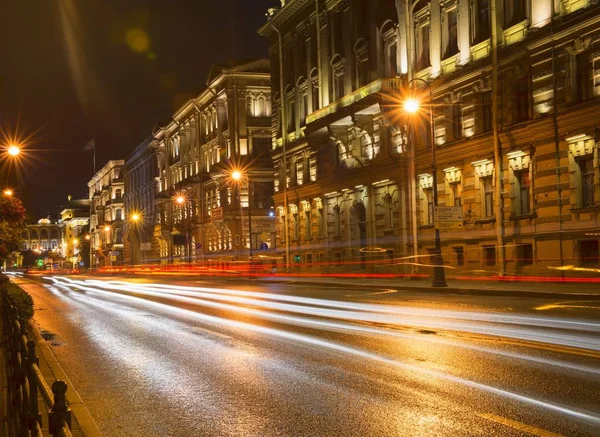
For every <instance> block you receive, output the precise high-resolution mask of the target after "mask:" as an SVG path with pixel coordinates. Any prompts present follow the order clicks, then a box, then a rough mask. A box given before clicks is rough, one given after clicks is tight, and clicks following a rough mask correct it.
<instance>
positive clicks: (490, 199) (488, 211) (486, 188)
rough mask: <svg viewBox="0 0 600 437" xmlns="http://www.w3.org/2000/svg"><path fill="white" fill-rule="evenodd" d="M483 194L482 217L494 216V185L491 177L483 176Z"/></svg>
mask: <svg viewBox="0 0 600 437" xmlns="http://www.w3.org/2000/svg"><path fill="white" fill-rule="evenodd" d="M483 196H484V209H483V213H484V214H485V215H484V217H486V218H489V217H493V216H494V187H493V184H492V178H491V177H487V178H483Z"/></svg>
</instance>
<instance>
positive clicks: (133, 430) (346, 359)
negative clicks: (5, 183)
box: [17, 278, 600, 436]
mask: <svg viewBox="0 0 600 437" xmlns="http://www.w3.org/2000/svg"><path fill="white" fill-rule="evenodd" d="M83 279H85V278H55V279H54V281H53V282H51V281H42V280H36V281H32V280H23V279H19V280H17V281H20V282H21V285H22V286H23V287H24V288H25V289H26V290H27V291H28V292H29V293H30V294H31V295H32V296H33V299H34V301H35V306H36V314H35V323H36V324H37V325H38V326H39V328H40V329H41V330H42V331H43V333H44V335H45V337H46V338H47V339H48V342H49V344H50V345H51V347H52V350H53V352H54V354H55V355H56V357H57V358H58V360H59V361H60V363H61V365H62V367H63V369H64V370H65V371H66V372H67V374H68V375H69V377H70V379H71V381H72V383H73V385H74V388H75V389H76V390H77V391H78V392H79V394H80V396H81V398H82V399H83V401H84V403H85V405H86V406H87V408H88V409H89V411H90V413H91V414H92V416H93V418H94V419H95V420H96V422H97V423H98V425H99V427H100V429H101V430H102V431H103V433H104V435H107V436H130V435H131V436H395V435H399V436H434V435H439V436H521V435H539V436H555V435H566V436H598V435H600V360H599V358H600V306H599V304H598V302H597V301H596V302H586V301H585V300H570V301H569V300H567V301H565V300H564V299H563V300H552V299H538V298H514V297H512V298H505V297H482V296H446V295H443V294H432V293H427V292H415V293H402V292H393V291H389V292H385V291H383V292H382V291H369V290H360V289H355V288H354V289H352V288H350V289H348V288H349V287H346V288H344V287H338V288H333V287H327V288H323V287H319V286H294V285H289V284H287V285H285V284H284V285H281V284H280V285H277V284H269V285H258V284H256V285H249V284H246V283H239V284H236V283H235V282H231V281H230V282H226V281H220V282H211V281H188V282H183V281H177V280H175V279H165V278H161V279H156V280H153V281H150V280H144V279H136V280H132V279H124V278H110V279H108V278H105V279H96V280H95V281H91V282H90V281H88V282H83Z"/></svg>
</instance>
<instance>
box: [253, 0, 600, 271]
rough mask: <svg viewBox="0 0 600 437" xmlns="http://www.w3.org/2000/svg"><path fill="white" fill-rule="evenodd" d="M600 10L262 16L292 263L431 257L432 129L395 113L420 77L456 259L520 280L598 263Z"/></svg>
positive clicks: (441, 9)
mask: <svg viewBox="0 0 600 437" xmlns="http://www.w3.org/2000/svg"><path fill="white" fill-rule="evenodd" d="M493 6H495V10H496V16H495V17H492V16H491V11H492V10H493V9H494V8H493ZM599 12H600V11H599V6H598V5H596V4H595V2H591V1H589V0H583V1H582V0H564V1H560V2H558V1H552V0H530V1H517V0H514V1H505V2H495V3H493V2H492V0H489V1H488V0H476V1H468V0H449V1H439V0H436V1H431V2H425V1H417V2H406V1H401V0H397V1H378V2H372V1H367V0H356V1H352V2H350V1H344V0H342V1H326V2H325V1H308V0H288V1H286V2H282V7H281V9H272V10H270V11H269V14H268V15H269V18H268V22H267V23H266V24H265V25H264V26H263V27H262V28H261V29H260V30H259V33H261V34H262V35H264V36H266V37H267V38H269V42H270V54H271V60H272V66H273V70H274V72H273V82H272V83H273V90H274V110H273V114H274V116H273V118H272V121H273V132H274V138H273V144H274V151H273V159H274V164H275V169H276V170H275V171H276V173H275V190H276V194H275V197H274V199H275V203H276V206H277V211H278V215H277V219H278V223H279V225H280V226H279V228H278V239H279V240H280V241H283V240H286V238H285V233H286V232H285V231H286V224H287V228H288V229H287V231H288V239H287V240H288V241H289V244H290V253H291V255H293V256H294V258H293V259H294V260H297V261H298V264H301V265H303V266H304V267H305V268H307V269H310V268H311V265H312V264H313V263H314V262H315V260H318V261H323V265H324V266H325V268H326V269H329V270H332V269H335V268H336V266H338V265H339V264H341V263H342V262H344V264H345V266H346V267H348V265H349V264H348V263H358V264H360V266H361V267H365V268H366V267H368V266H369V265H370V264H369V263H368V262H365V261H368V260H369V258H370V257H371V256H380V257H382V258H386V257H387V258H389V259H392V258H393V259H398V258H401V257H403V256H409V255H412V256H415V255H417V256H424V257H425V258H422V259H420V260H419V263H423V264H427V263H428V262H429V261H428V260H427V255H428V254H430V253H431V252H432V251H433V247H434V238H433V235H434V231H433V227H434V226H433V199H432V192H433V189H432V188H433V186H432V183H433V177H432V176H433V172H432V165H431V164H432V155H431V148H430V147H429V144H428V138H429V136H430V135H429V126H428V125H429V119H428V117H427V114H426V112H427V109H423V112H424V113H423V115H424V117H422V118H419V117H410V118H409V117H408V116H407V115H406V114H404V113H403V111H402V102H403V101H404V100H405V99H406V98H407V96H409V95H411V94H412V93H414V91H411V90H409V89H408V83H409V82H410V83H411V84H413V85H411V88H412V87H413V86H415V87H416V88H417V89H418V91H417V94H418V95H419V97H421V100H424V101H425V102H424V103H427V105H426V106H427V107H429V103H430V102H429V101H428V100H429V96H428V95H429V90H431V93H432V96H433V102H432V105H433V111H434V113H433V134H432V135H431V136H432V137H433V142H434V144H435V147H436V152H437V159H436V163H435V164H436V165H435V171H436V176H437V182H438V184H437V188H438V193H439V196H438V197H439V202H438V203H439V205H440V206H444V205H445V206H459V207H461V208H462V213H463V218H464V223H463V226H462V228H460V229H453V230H442V231H441V240H442V253H443V257H444V261H445V263H446V264H448V265H450V266H451V267H455V268H457V270H456V271H457V272H459V273H460V272H461V271H463V272H472V271H475V270H486V271H488V272H494V273H505V272H506V273H510V274H520V275H521V274H522V275H546V274H548V275H556V274H565V272H569V274H577V272H576V271H575V269H570V268H569V266H575V267H586V266H590V265H591V266H595V267H598V263H599V248H598V245H599V238H598V231H597V229H598V227H599V225H600V218H599V217H600V209H599V205H600V188H599V175H598V140H599V139H600V136H599V135H598V127H599V124H598V117H597V115H596V114H597V113H598V109H599V108H600V106H599V102H598V96H599V95H600V78H599V77H598V76H599V74H598V71H599V70H598V69H597V68H596V64H597V63H598V61H599V59H600V14H599ZM317 17H318V18H317ZM492 18H494V19H492ZM493 23H496V26H495V27H492V26H493ZM280 35H281V39H280ZM492 38H494V41H495V42H496V44H492ZM495 46H497V50H495V52H493V50H494V47H495ZM280 49H281V52H282V53H283V56H282V57H281V56H280ZM493 54H496V55H497V62H496V63H495V64H493V63H492V60H493V58H494V56H492V55H493ZM280 58H281V65H282V66H283V69H281V68H279V65H280V63H279V62H280ZM494 69H496V71H497V78H498V82H497V87H496V88H495V91H497V106H496V109H497V111H494V110H493V109H494V108H493V107H492V101H493V100H494V93H493V91H494V89H493V88H492V84H493V78H492V75H493V74H492V73H493V71H494ZM281 70H283V71H281ZM396 78H397V79H396ZM424 83H427V85H426V86H425V85H424ZM282 102H283V105H282ZM494 113H495V114H494ZM494 115H496V117H494ZM495 118H496V119H497V124H496V127H497V130H496V133H497V136H496V137H495V136H494V123H493V121H494V119H495ZM407 128H410V131H411V132H412V135H411V136H410V139H409V137H408V136H407V134H406V132H407ZM495 138H497V141H495ZM495 144H497V147H495ZM284 146H285V147H284ZM284 150H285V151H284ZM378 252H380V255H377V253H378ZM402 262H403V261H402V260H397V262H394V267H392V266H389V267H388V266H386V265H385V262H384V260H383V259H382V260H379V261H376V263H374V268H376V269H378V270H383V271H385V270H386V269H393V270H394V271H398V270H399V269H400V267H397V265H402ZM350 265H351V264H350ZM351 268H353V269H354V268H355V267H351ZM557 268H558V269H557Z"/></svg>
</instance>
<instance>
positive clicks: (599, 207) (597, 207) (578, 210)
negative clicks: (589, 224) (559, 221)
mask: <svg viewBox="0 0 600 437" xmlns="http://www.w3.org/2000/svg"><path fill="white" fill-rule="evenodd" d="M598 211H600V205H594V206H584V207H578V208H571V212H576V213H578V214H580V213H586V212H598Z"/></svg>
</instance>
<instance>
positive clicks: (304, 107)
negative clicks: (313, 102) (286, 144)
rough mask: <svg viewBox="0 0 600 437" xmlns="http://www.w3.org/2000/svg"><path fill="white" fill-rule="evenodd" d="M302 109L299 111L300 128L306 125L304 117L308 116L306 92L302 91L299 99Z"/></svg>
mask: <svg viewBox="0 0 600 437" xmlns="http://www.w3.org/2000/svg"><path fill="white" fill-rule="evenodd" d="M301 104H302V108H301V111H300V126H305V125H306V116H307V115H308V92H307V91H304V94H302V97H301Z"/></svg>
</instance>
